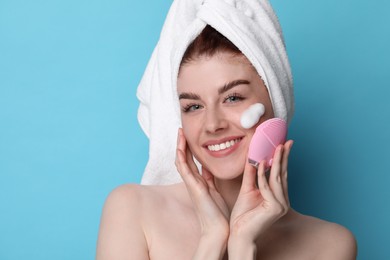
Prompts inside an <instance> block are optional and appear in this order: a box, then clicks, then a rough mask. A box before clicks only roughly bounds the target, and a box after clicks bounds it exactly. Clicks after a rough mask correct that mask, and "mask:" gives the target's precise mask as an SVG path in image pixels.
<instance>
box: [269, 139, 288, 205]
mask: <svg viewBox="0 0 390 260" xmlns="http://www.w3.org/2000/svg"><path fill="white" fill-rule="evenodd" d="M283 148H284V146H283V145H279V146H278V147H277V148H276V151H275V154H274V158H273V161H272V167H271V173H270V177H269V186H270V187H271V190H272V192H273V193H274V195H275V198H276V199H277V200H278V201H279V202H280V203H281V204H282V205H287V201H286V197H285V195H284V190H283V184H282V180H281V169H282V157H283V153H284V151H283Z"/></svg>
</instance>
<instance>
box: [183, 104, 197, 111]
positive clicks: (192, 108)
mask: <svg viewBox="0 0 390 260" xmlns="http://www.w3.org/2000/svg"><path fill="white" fill-rule="evenodd" d="M200 108H201V105H198V104H189V105H187V106H185V107H184V108H183V112H192V111H195V110H198V109H200Z"/></svg>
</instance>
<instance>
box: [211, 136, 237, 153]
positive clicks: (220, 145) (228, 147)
mask: <svg viewBox="0 0 390 260" xmlns="http://www.w3.org/2000/svg"><path fill="white" fill-rule="evenodd" d="M242 139H243V137H235V138H232V139H230V140H229V139H228V140H226V141H225V140H222V141H219V142H215V143H213V144H207V145H205V146H204V147H205V148H206V149H207V150H208V152H209V153H210V154H211V155H213V156H216V157H222V156H226V155H228V154H230V153H232V152H233V151H234V150H235V149H236V148H237V147H238V144H239V143H240V142H241V140H242Z"/></svg>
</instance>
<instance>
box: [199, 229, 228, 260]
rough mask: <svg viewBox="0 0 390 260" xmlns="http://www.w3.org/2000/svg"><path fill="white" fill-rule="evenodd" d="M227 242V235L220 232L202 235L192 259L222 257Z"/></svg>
mask: <svg viewBox="0 0 390 260" xmlns="http://www.w3.org/2000/svg"><path fill="white" fill-rule="evenodd" d="M227 242H228V237H225V236H221V235H220V234H215V233H214V234H207V235H202V236H201V237H200V240H199V243H198V247H197V250H196V252H195V255H194V257H193V258H192V259H193V260H196V259H202V260H203V259H210V260H211V259H222V258H223V256H224V255H225V252H226V248H227Z"/></svg>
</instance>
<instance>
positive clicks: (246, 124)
mask: <svg viewBox="0 0 390 260" xmlns="http://www.w3.org/2000/svg"><path fill="white" fill-rule="evenodd" d="M264 112H265V108H264V105H263V104H261V103H256V104H253V105H251V106H250V107H249V108H248V109H247V110H245V111H244V113H242V115H241V126H242V127H243V128H246V129H249V128H251V127H253V126H254V125H256V124H257V122H259V120H260V117H261V116H262V115H264Z"/></svg>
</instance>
